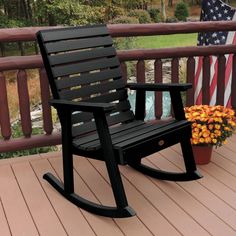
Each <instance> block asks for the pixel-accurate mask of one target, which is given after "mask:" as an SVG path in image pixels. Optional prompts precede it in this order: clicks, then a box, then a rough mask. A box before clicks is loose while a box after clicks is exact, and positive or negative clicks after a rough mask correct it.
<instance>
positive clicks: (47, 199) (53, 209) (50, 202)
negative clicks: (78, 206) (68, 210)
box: [29, 161, 69, 236]
mask: <svg viewBox="0 0 236 236" xmlns="http://www.w3.org/2000/svg"><path fill="white" fill-rule="evenodd" d="M29 165H30V167H31V169H32V170H33V172H34V175H35V176H36V178H37V180H38V182H39V185H40V186H41V188H42V191H43V192H44V194H45V196H46V198H47V200H48V202H49V204H50V205H51V207H52V209H53V211H54V213H55V215H56V216H57V218H58V220H59V222H60V223H61V226H62V228H63V229H64V231H65V233H66V235H68V236H69V234H68V232H67V230H66V228H65V226H64V224H63V222H62V220H61V219H60V217H59V215H58V213H57V211H56V209H55V207H54V206H53V204H52V202H51V200H50V198H49V197H48V194H47V193H46V191H45V189H44V187H43V186H42V184H41V182H40V180H39V178H38V175H37V174H36V172H35V170H34V168H33V166H32V164H31V162H30V161H29Z"/></svg>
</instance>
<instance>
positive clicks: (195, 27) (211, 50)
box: [0, 22, 236, 152]
mask: <svg viewBox="0 0 236 236" xmlns="http://www.w3.org/2000/svg"><path fill="white" fill-rule="evenodd" d="M45 28H48V27H29V28H17V29H0V43H1V42H18V41H22V42H23V41H33V40H35V33H36V32H37V31H38V30H41V29H45ZM108 28H109V31H110V33H111V35H112V36H113V37H134V36H148V35H168V34H176V33H194V32H196V33H197V32H208V31H212V32H214V31H224V30H226V31H236V23H235V22H190V23H171V24H143V25H142V24H139V25H135V24H134V25H123V24H122V25H109V26H108ZM196 41H197V40H196ZM228 54H231V55H233V57H232V61H233V63H232V67H233V68H232V71H233V73H232V76H233V78H232V83H231V97H232V99H231V105H232V107H233V108H234V109H236V83H235V81H236V78H235V76H236V57H235V56H234V55H235V54H236V47H235V46H234V45H219V46H208V47H205V46H201V47H197V46H191V47H178V48H160V49H132V50H122V51H119V52H118V56H119V59H120V61H121V63H122V71H123V76H124V78H125V79H127V80H128V78H127V77H128V76H127V66H126V62H128V61H135V63H136V77H137V82H145V81H146V74H145V72H146V66H145V62H146V61H147V60H148V61H149V60H153V61H154V74H153V82H156V83H162V82H163V59H169V61H170V64H171V66H170V71H171V73H170V74H171V78H170V82H172V83H179V82H180V78H179V63H180V59H182V58H186V68H187V70H186V81H187V82H190V83H192V84H193V89H191V90H189V91H188V92H187V101H186V104H187V105H192V104H193V103H194V90H195V84H194V76H195V66H196V60H195V58H196V57H203V68H204V69H203V70H204V73H203V82H202V88H203V90H202V91H203V94H202V102H203V103H204V104H209V102H210V86H209V81H210V76H209V73H210V60H209V57H210V56H212V55H215V56H217V57H218V59H219V63H218V78H217V85H218V89H217V95H216V103H217V104H224V90H225V84H224V70H225V58H226V55H228ZM28 69H37V70H38V73H39V80H40V85H39V86H40V90H41V103H42V118H43V131H44V133H45V134H42V135H32V123H31V114H30V97H29V91H28V86H27V80H28V75H27V73H26V72H27V70H28ZM11 70H16V71H17V73H16V83H17V86H18V87H17V91H18V92H17V93H18V94H17V96H18V100H19V114H20V120H21V126H22V132H23V137H20V138H12V125H11V117H10V115H11V114H10V111H9V104H8V96H9V94H8V90H7V85H6V84H7V82H6V75H5V72H6V71H11ZM12 96H16V95H12ZM49 97H50V92H49V86H48V82H47V77H46V73H45V70H44V68H43V63H42V59H41V56H40V55H32V56H11V57H2V58H0V103H1V108H0V127H1V135H2V137H3V138H2V140H1V141H0V152H7V151H14V150H21V149H29V148H33V147H39V146H48V145H56V144H60V135H59V134H58V133H57V132H55V131H54V129H53V122H52V114H51V108H50V107H49V104H48V100H49ZM162 99H163V97H162V94H161V93H156V94H155V113H154V115H155V117H156V118H157V119H160V118H161V116H162V102H163V101H162Z"/></svg>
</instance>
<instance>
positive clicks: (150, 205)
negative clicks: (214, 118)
mask: <svg viewBox="0 0 236 236" xmlns="http://www.w3.org/2000/svg"><path fill="white" fill-rule="evenodd" d="M60 155H61V154H60V153H50V154H44V155H37V156H31V157H22V158H15V159H8V160H1V161H0V235H2V236H7V235H17V236H28V235H30V236H31V235H32V236H35V235H46V236H54V235H55V236H60V235H76V236H79V235H81V236H87V235H102V236H106V235H107V236H111V235H112V236H116V235H132V236H133V235H135V236H138V235H141V236H146V235H147V236H148V235H161V236H175V235H191V236H193V235H198V236H200V235H201V236H203V235H220V236H222V235H224V236H229V235H234V236H235V235H236V135H234V136H233V137H232V138H231V139H230V140H229V141H228V144H227V145H225V146H224V147H221V148H218V149H216V150H214V153H213V160H212V162H211V163H210V164H208V165H204V166H199V170H200V171H201V173H202V174H203V175H204V178H202V179H201V180H198V181H193V182H185V183H173V182H167V181H159V180H155V179H153V178H149V177H145V176H144V175H142V174H139V173H138V172H136V171H135V170H133V169H131V168H130V167H126V166H125V167H120V170H121V172H122V178H123V181H124V185H125V189H126V193H127V196H128V200H129V204H130V205H131V206H132V207H133V208H134V209H135V210H136V212H137V216H135V217H132V218H126V219H109V218H105V217H99V216H95V215H93V214H90V213H88V212H86V211H84V210H81V209H79V208H77V207H75V206H74V205H72V204H70V203H69V202H67V201H66V200H65V199H63V198H62V197H61V196H60V195H59V194H58V193H57V192H56V191H55V190H54V189H53V188H52V187H51V186H50V185H49V184H48V183H47V182H46V181H44V180H43V179H42V175H43V173H45V172H47V171H50V172H53V173H54V174H56V175H58V176H59V177H60V178H61V177H62V165H61V158H60ZM146 162H148V163H149V164H150V165H156V166H158V167H160V168H168V169H172V170H177V171H178V170H180V169H182V166H183V163H182V159H181V156H180V149H179V146H174V147H173V148H168V149H166V150H163V151H162V152H160V153H158V154H155V155H153V156H150V158H148V159H147V160H146ZM74 164H75V170H74V171H75V178H76V191H77V192H78V193H80V194H82V195H83V196H87V197H88V198H89V199H91V200H94V201H97V202H101V203H104V204H112V203H113V199H112V195H111V190H110V186H109V183H108V178H107V174H106V171H105V169H104V166H103V163H102V162H99V161H94V160H86V159H84V158H75V162H74Z"/></svg>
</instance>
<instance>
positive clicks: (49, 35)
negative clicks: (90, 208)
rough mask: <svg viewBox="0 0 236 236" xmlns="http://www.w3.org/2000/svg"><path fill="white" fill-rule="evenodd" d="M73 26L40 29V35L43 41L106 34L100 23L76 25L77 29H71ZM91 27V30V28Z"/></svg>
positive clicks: (106, 31) (105, 29)
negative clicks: (95, 24) (98, 25)
mask: <svg viewBox="0 0 236 236" xmlns="http://www.w3.org/2000/svg"><path fill="white" fill-rule="evenodd" d="M74 28H75V27H71V28H61V29H57V30H56V31H55V29H53V31H52V30H44V31H42V37H43V39H44V40H45V42H48V41H55V40H63V39H68V38H71V39H72V38H82V37H84V36H90V37H92V36H96V35H107V34H108V30H107V28H106V27H104V26H103V25H101V27H97V26H96V27H94V26H86V28H84V27H76V29H78V30H76V31H75V30H73V29H74ZM91 29H92V30H91Z"/></svg>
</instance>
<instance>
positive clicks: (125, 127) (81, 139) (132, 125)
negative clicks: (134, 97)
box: [73, 120, 143, 146]
mask: <svg viewBox="0 0 236 236" xmlns="http://www.w3.org/2000/svg"><path fill="white" fill-rule="evenodd" d="M142 125H143V121H140V120H139V121H133V122H129V123H124V124H121V125H118V126H114V127H110V129H109V132H110V134H111V135H112V136H113V135H116V134H117V133H121V132H122V131H124V130H132V129H133V128H136V127H138V126H142ZM97 139H98V134H97V133H95V134H91V135H87V136H84V137H79V138H78V139H75V140H74V141H73V144H74V145H75V146H80V145H82V144H85V143H88V142H91V141H93V140H97Z"/></svg>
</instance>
